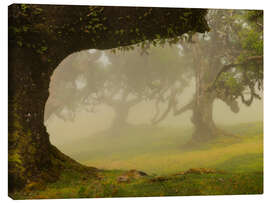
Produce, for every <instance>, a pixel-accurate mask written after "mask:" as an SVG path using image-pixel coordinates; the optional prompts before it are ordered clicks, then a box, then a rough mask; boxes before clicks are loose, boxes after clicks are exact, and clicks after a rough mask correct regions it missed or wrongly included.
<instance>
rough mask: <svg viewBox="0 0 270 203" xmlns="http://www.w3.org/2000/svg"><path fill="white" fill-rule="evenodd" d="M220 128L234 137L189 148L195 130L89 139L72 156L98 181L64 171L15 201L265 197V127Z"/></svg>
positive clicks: (129, 131)
mask: <svg viewBox="0 0 270 203" xmlns="http://www.w3.org/2000/svg"><path fill="white" fill-rule="evenodd" d="M220 128H222V129H224V130H226V131H227V132H229V133H232V134H234V135H235V136H233V137H227V136H223V137H218V138H216V139H215V140H212V141H210V142H207V143H200V144H197V145H192V146H188V145H187V144H186V143H187V141H188V140H189V139H190V137H191V134H192V129H177V128H169V127H159V128H157V127H155V128H154V127H147V126H136V127H135V126H129V127H127V128H124V129H122V130H121V133H119V134H118V135H117V134H116V135H108V132H103V133H100V134H99V136H91V137H89V138H87V140H80V141H79V142H78V143H73V144H76V145H77V146H80V149H81V150H80V153H77V154H73V155H72V157H73V158H75V159H76V160H78V161H80V162H81V163H84V164H86V165H90V166H95V167H97V168H99V169H102V170H100V171H99V172H98V174H97V176H96V177H87V176H84V175H83V174H80V173H78V172H74V171H69V170H65V171H63V173H62V175H61V177H60V179H59V180H58V181H57V182H55V183H50V184H48V185H47V187H46V188H45V189H42V190H25V191H21V192H19V193H15V194H14V195H13V198H14V199H47V198H53V199H54V198H91V197H139V196H184V195H185V196H188V195H225V194H262V193H263V123H262V122H257V123H245V124H237V125H234V126H221V127H220ZM179 135H181V136H179ZM115 169H117V170H115ZM131 169H136V170H131ZM130 170H131V171H130ZM140 171H143V172H145V173H147V176H146V175H145V174H144V173H140Z"/></svg>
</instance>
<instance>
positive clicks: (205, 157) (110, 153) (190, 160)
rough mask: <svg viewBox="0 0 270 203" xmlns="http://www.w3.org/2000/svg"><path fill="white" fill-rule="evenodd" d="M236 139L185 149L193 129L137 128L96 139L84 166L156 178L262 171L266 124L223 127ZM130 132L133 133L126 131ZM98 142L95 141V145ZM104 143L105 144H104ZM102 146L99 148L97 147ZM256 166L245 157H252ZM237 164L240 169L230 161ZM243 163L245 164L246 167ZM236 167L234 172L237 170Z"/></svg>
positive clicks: (221, 139) (223, 138) (227, 138)
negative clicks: (200, 171)
mask: <svg viewBox="0 0 270 203" xmlns="http://www.w3.org/2000/svg"><path fill="white" fill-rule="evenodd" d="M222 129H224V130H225V131H226V132H229V133H231V134H233V135H234V136H222V137H218V138H217V139H214V140H212V141H211V142H208V143H201V144H198V146H196V147H195V148H194V147H193V148H191V149H188V150H187V149H186V147H185V148H182V146H184V145H185V143H186V142H187V141H188V140H189V139H190V138H191V134H192V130H191V129H177V128H165V127H163V128H158V129H155V128H143V129H142V128H136V131H131V132H130V133H131V134H128V133H126V134H125V135H121V136H118V137H110V136H107V137H106V141H105V139H104V137H100V139H99V137H95V138H92V141H93V142H92V143H90V142H89V145H90V146H89V147H90V148H91V146H92V145H93V146H95V150H94V149H92V150H91V152H89V154H91V153H93V156H92V155H90V156H89V159H84V161H82V163H85V164H87V165H91V166H96V167H98V168H104V169H115V168H118V169H123V170H127V169H133V168H136V169H138V170H142V171H146V172H148V173H152V174H168V173H174V172H177V171H179V170H187V169H188V168H192V167H216V166H219V168H221V169H224V170H229V171H235V172H241V171H246V172H248V171H261V169H262V156H263V155H262V154H263V134H262V133H263V129H262V123H260V122H258V123H247V124H239V125H235V126H231V127H229V126H223V127H222ZM125 131H126V132H129V131H130V129H125ZM94 140H95V141H94ZM101 140H102V141H104V143H103V144H102V143H101ZM97 145H98V146H97ZM253 154H257V156H256V157H253V159H252V160H253V162H252V163H250V164H249V163H247V160H249V159H248V158H247V160H246V159H245V157H249V156H250V155H251V156H252V155H253ZM235 157H243V159H241V158H239V159H238V160H237V163H238V166H236V165H231V164H230V163H229V161H228V160H233V159H234V158H235ZM242 161H243V164H242ZM233 167H234V168H233Z"/></svg>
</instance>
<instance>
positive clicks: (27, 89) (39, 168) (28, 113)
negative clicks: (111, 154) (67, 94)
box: [8, 47, 93, 192]
mask: <svg viewBox="0 0 270 203" xmlns="http://www.w3.org/2000/svg"><path fill="white" fill-rule="evenodd" d="M56 61H57V60H56ZM47 66H48V64H47V63H46V61H43V60H42V57H37V55H36V54H35V52H33V51H31V50H28V51H25V50H24V49H22V48H19V47H13V48H10V49H9V74H8V77H9V78H8V79H9V80H8V87H9V88H8V104H9V106H8V108H9V126H8V133H9V141H8V156H9V162H8V183H9V192H12V191H13V190H14V189H20V188H23V187H24V186H25V185H27V184H28V183H31V182H33V181H34V182H40V181H44V182H48V181H54V180H56V179H57V177H58V176H59V174H60V172H61V170H62V169H63V168H66V167H71V168H74V169H76V170H77V169H79V170H81V169H83V168H84V169H85V170H88V169H89V171H91V170H92V169H93V168H90V167H84V166H81V165H80V164H78V163H77V162H75V161H73V160H72V159H70V158H69V157H67V156H66V155H64V154H62V153H61V152H60V151H59V150H58V149H57V148H56V147H54V146H53V145H51V144H50V141H49V135H48V133H47V131H46V127H45V126H44V124H43V118H44V107H45V103H46V101H47V98H48V96H49V93H48V87H49V81H50V75H51V71H50V69H48V68H47ZM55 67H56V64H55Z"/></svg>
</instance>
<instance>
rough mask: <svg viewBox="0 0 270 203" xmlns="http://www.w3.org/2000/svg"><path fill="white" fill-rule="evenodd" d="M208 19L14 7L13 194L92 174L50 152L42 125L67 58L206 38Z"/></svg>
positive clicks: (189, 14) (150, 11)
mask: <svg viewBox="0 0 270 203" xmlns="http://www.w3.org/2000/svg"><path fill="white" fill-rule="evenodd" d="M205 14H206V10H203V9H162V8H125V7H91V6H53V5H16V4H13V5H11V6H10V7H9V14H8V15H9V39H8V43H9V44H8V46H9V50H8V54H9V58H8V62H9V73H8V77H9V78H8V79H9V80H8V104H9V106H8V110H9V112H8V119H9V120H8V121H9V126H8V134H9V141H8V150H9V151H8V154H9V163H8V164H9V174H8V175H9V178H8V179H9V192H13V191H14V190H18V189H21V188H23V187H25V185H26V184H27V183H28V182H31V181H44V182H48V181H54V180H56V179H57V177H58V176H59V174H60V173H61V170H62V169H63V168H65V167H72V168H74V169H79V170H89V171H93V170H91V169H93V168H89V167H83V166H81V165H80V164H78V163H77V162H75V161H73V160H72V159H70V158H69V157H67V156H65V155H64V154H62V153H61V152H60V151H59V150H57V149H56V148H55V147H54V146H52V145H51V144H50V141H49V135H48V133H47V131H46V128H45V126H44V124H43V118H44V107H45V103H46V101H47V98H48V95H49V93H48V88H49V82H50V76H51V75H52V72H53V70H54V69H55V68H56V67H57V65H58V64H59V63H60V62H61V61H62V60H63V59H64V58H65V57H67V56H68V55H69V54H71V53H73V52H76V51H80V50H83V49H90V48H98V49H107V48H115V47H118V46H124V45H130V44H134V43H137V42H140V41H143V40H146V39H149V40H152V39H155V38H156V37H157V35H158V36H159V37H161V38H168V37H174V36H179V35H181V34H183V33H185V32H188V31H195V32H196V31H198V32H205V31H206V30H208V27H207V24H206V21H205V19H204V17H205ZM141 18H142V19H141ZM179 19H180V20H179ZM181 19H182V20H181ZM183 19H185V20H183ZM131 30H132V32H131ZM168 30H170V32H168Z"/></svg>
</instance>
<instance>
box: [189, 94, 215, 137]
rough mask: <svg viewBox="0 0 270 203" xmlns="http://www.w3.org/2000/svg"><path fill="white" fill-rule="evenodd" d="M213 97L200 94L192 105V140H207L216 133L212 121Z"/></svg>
mask: <svg viewBox="0 0 270 203" xmlns="http://www.w3.org/2000/svg"><path fill="white" fill-rule="evenodd" d="M214 99H215V97H213V96H212V95H209V94H204V95H201V96H200V98H197V100H196V103H195V105H194V107H193V115H192V118H191V121H192V123H193V124H194V127H195V129H194V133H193V137H192V139H193V140H194V141H207V140H210V139H213V138H215V137H216V136H217V135H218V130H217V127H216V125H215V123H214V121H213V102H214Z"/></svg>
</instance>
